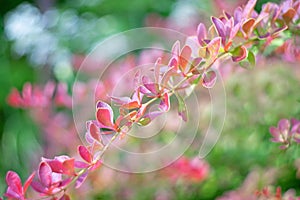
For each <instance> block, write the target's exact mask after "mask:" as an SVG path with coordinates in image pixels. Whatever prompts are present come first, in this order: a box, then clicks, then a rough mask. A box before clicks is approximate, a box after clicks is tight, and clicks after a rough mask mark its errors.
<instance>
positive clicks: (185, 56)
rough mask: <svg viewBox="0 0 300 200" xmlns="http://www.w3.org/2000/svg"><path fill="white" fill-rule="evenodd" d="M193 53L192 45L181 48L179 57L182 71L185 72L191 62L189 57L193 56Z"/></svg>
mask: <svg viewBox="0 0 300 200" xmlns="http://www.w3.org/2000/svg"><path fill="white" fill-rule="evenodd" d="M191 55H192V49H191V47H189V46H184V47H183V48H182V50H181V53H180V58H179V67H180V70H181V71H182V72H184V70H185V68H186V66H187V64H188V62H189V59H190V58H191Z"/></svg>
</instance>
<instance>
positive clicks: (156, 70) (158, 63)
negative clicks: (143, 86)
mask: <svg viewBox="0 0 300 200" xmlns="http://www.w3.org/2000/svg"><path fill="white" fill-rule="evenodd" d="M160 67H161V58H158V59H157V60H156V62H155V64H154V74H155V83H159V82H160V80H159V77H160Z"/></svg>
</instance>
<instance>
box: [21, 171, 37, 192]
mask: <svg viewBox="0 0 300 200" xmlns="http://www.w3.org/2000/svg"><path fill="white" fill-rule="evenodd" d="M34 176H35V172H33V173H32V174H31V175H30V176H29V177H28V178H27V180H26V181H25V183H24V193H26V191H27V189H28V187H29V185H30V184H31V182H32V180H33V178H34Z"/></svg>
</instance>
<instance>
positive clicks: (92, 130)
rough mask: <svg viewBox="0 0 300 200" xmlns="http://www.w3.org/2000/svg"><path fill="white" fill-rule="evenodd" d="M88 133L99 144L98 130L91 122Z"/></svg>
mask: <svg viewBox="0 0 300 200" xmlns="http://www.w3.org/2000/svg"><path fill="white" fill-rule="evenodd" d="M89 132H90V134H91V136H92V137H93V138H94V139H95V140H97V141H98V142H101V138H100V130H99V128H98V127H97V126H96V125H95V124H94V123H93V122H91V124H90V127H89Z"/></svg>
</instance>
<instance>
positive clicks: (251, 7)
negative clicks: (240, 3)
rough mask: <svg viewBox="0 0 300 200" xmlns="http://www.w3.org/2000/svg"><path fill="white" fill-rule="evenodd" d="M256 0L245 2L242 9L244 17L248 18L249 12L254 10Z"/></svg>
mask: <svg viewBox="0 0 300 200" xmlns="http://www.w3.org/2000/svg"><path fill="white" fill-rule="evenodd" d="M256 1H257V0H249V1H248V3H247V4H246V6H245V8H244V10H243V17H244V18H246V19H248V18H249V17H250V16H251V14H252V12H253V10H254V6H255V4H256Z"/></svg>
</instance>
